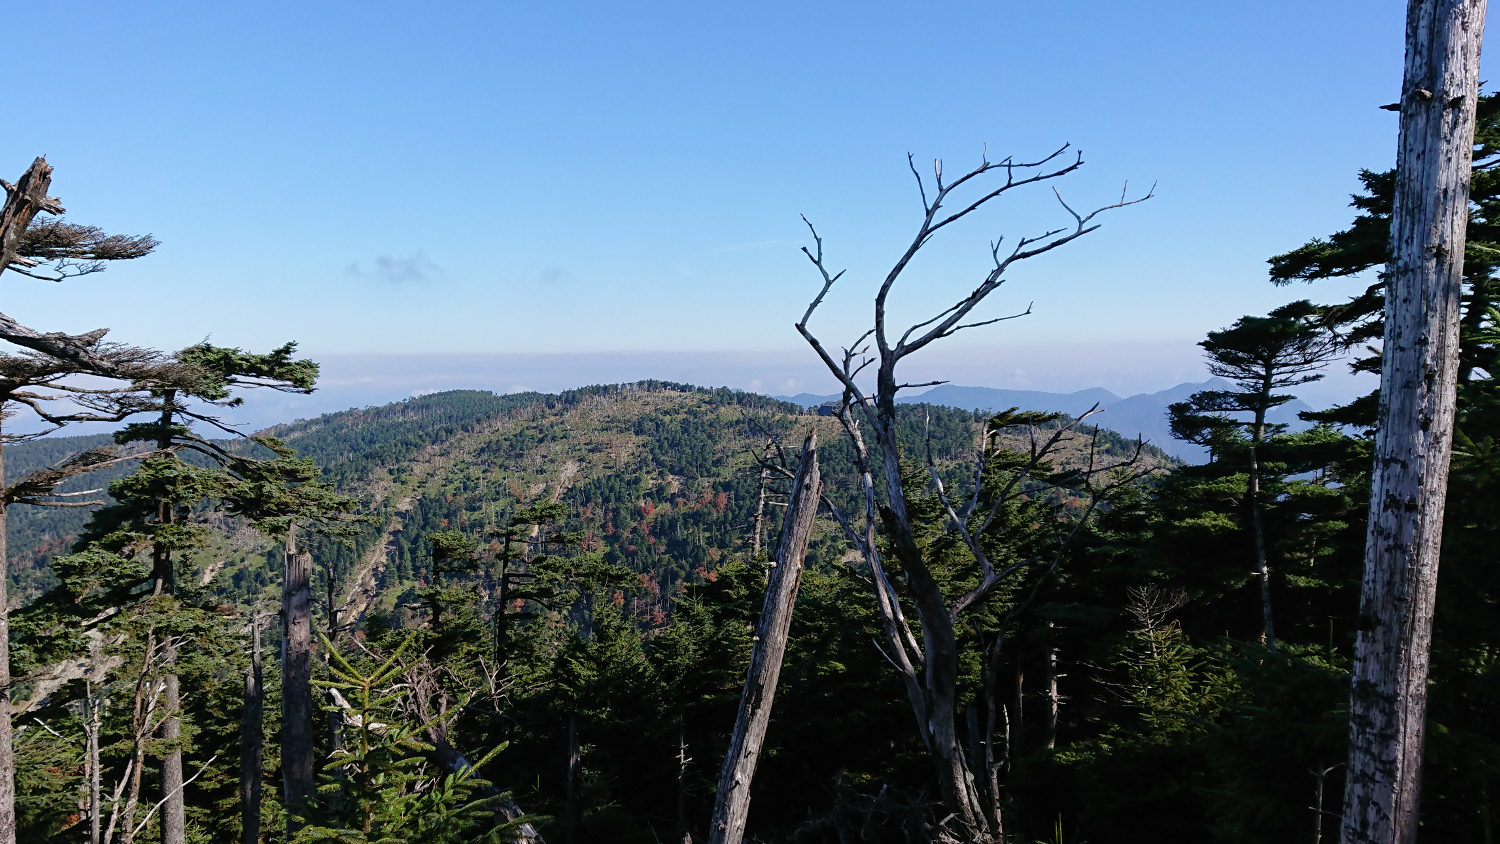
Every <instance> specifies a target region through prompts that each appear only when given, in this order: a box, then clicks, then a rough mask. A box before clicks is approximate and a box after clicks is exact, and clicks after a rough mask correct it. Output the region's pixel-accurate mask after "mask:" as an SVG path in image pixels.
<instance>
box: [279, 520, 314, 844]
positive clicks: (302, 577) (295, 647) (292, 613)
mask: <svg viewBox="0 0 1500 844" xmlns="http://www.w3.org/2000/svg"><path fill="white" fill-rule="evenodd" d="M281 615H282V625H283V626H282V639H283V642H284V643H285V645H284V647H285V650H284V651H283V654H284V656H283V658H282V661H281V788H282V799H283V800H284V801H285V804H286V830H287V838H291V837H292V835H293V834H295V833H296V832H297V830H299V829H301V828H302V826H303V824H302V822H301V821H299V820H297V819H296V818H295V817H294V815H301V814H302V813H304V812H305V811H306V808H307V807H308V806H309V805H310V804H311V803H312V801H313V799H314V796H315V794H316V792H315V788H316V784H315V782H314V779H313V777H314V773H315V769H314V760H313V703H312V555H311V554H309V553H308V552H307V551H304V550H302V549H301V548H299V547H298V545H297V536H296V529H295V528H289V529H288V530H287V537H286V568H285V570H284V571H283V573H282V581H281Z"/></svg>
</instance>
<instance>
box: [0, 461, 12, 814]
mask: <svg viewBox="0 0 1500 844" xmlns="http://www.w3.org/2000/svg"><path fill="white" fill-rule="evenodd" d="M4 486H5V456H4V452H3V451H0V487H4ZM8 533H9V531H8V530H7V527H6V521H5V507H4V506H3V504H0V844H15V842H16V782H15V771H16V756H15V748H14V747H13V746H12V745H11V726H10V596H9V594H8V584H9V581H10V554H9V550H8V549H7V547H6V538H7V534H8Z"/></svg>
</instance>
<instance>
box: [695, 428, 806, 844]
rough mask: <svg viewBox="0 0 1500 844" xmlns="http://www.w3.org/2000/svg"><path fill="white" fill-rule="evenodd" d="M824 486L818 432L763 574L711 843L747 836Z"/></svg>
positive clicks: (734, 842)
mask: <svg viewBox="0 0 1500 844" xmlns="http://www.w3.org/2000/svg"><path fill="white" fill-rule="evenodd" d="M822 490H823V482H822V478H821V477H820V476H819V473H818V450H817V434H816V433H815V432H812V433H809V434H808V435H807V440H806V441H805V442H804V443H803V444H802V462H801V465H800V466H798V468H797V476H796V478H795V480H794V481H793V482H792V498H791V501H790V502H789V503H788V504H787V508H786V521H785V523H784V524H783V527H782V531H781V544H780V547H778V548H777V549H776V558H775V559H774V560H772V561H771V563H770V565H771V566H772V567H773V568H772V569H771V572H770V576H769V577H768V578H767V581H768V582H767V584H766V597H765V602H764V604H763V605H762V607H761V612H760V622H759V624H757V625H756V629H755V644H754V647H753V648H752V649H751V651H750V668H749V670H748V672H747V674H746V677H745V687H744V690H743V691H742V692H741V694H740V708H739V715H738V716H737V717H736V718H735V724H734V733H733V734H732V735H731V736H730V739H729V751H728V753H726V754H725V756H724V768H723V770H722V772H721V773H720V774H719V789H718V793H717V795H716V796H715V798H714V814H713V820H712V822H711V823H710V824H709V830H708V840H709V844H740V841H741V840H742V839H743V838H744V836H745V821H746V820H747V818H748V816H749V813H750V782H751V780H752V779H753V778H754V777H755V765H756V763H757V762H758V761H759V760H760V750H761V745H762V744H763V743H764V741H765V737H766V728H767V726H768V725H769V724H770V721H771V704H772V702H773V701H774V699H775V697H776V683H777V681H778V680H779V679H780V677H781V660H782V657H783V656H784V655H785V654H786V643H787V634H788V632H789V631H790V630H791V626H792V609H793V607H794V606H795V605H796V603H797V589H798V587H799V586H800V585H801V582H802V558H803V556H805V555H806V553H807V544H808V542H809V540H811V539H812V529H813V522H814V521H815V520H816V519H817V516H818V505H819V503H820V502H821V494H822Z"/></svg>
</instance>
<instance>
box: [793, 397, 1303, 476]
mask: <svg viewBox="0 0 1500 844" xmlns="http://www.w3.org/2000/svg"><path fill="white" fill-rule="evenodd" d="M1233 387H1234V385H1232V384H1230V383H1229V382H1228V381H1226V380H1224V379H1223V378H1210V379H1209V380H1207V381H1203V382H1199V383H1192V382H1188V383H1183V384H1178V385H1177V386H1175V387H1171V388H1169V389H1166V390H1162V391H1160V392H1156V393H1138V394H1136V395H1133V396H1127V397H1125V398H1121V397H1120V396H1117V395H1115V394H1114V393H1111V392H1110V391H1109V390H1106V389H1104V388H1103V387H1092V388H1090V389H1087V390H1079V391H1077V392H1075V393H1048V392H1043V391H1040V390H1002V389H997V388H995V387H963V386H959V385H957V384H942V385H940V386H937V387H933V388H932V389H930V390H928V391H926V392H924V393H917V394H911V395H904V396H900V397H898V398H897V399H896V401H897V402H898V403H902V404H932V405H941V406H943V407H955V408H961V409H963V410H984V411H989V412H993V411H997V410H1005V409H1006V408H1011V407H1014V408H1018V409H1020V410H1037V411H1051V412H1057V413H1066V414H1068V415H1069V416H1080V415H1082V414H1084V413H1087V412H1088V411H1089V409H1090V408H1092V407H1094V406H1095V405H1096V404H1097V405H1098V406H1099V409H1100V410H1101V411H1103V412H1102V413H1100V414H1098V415H1097V416H1094V417H1091V418H1090V421H1097V422H1098V424H1099V425H1101V426H1103V427H1105V428H1108V429H1110V430H1112V431H1115V432H1117V433H1120V434H1123V435H1125V436H1129V437H1135V436H1139V437H1140V438H1142V439H1144V440H1145V441H1146V442H1149V443H1151V444H1152V445H1155V446H1156V447H1158V448H1160V449H1161V450H1162V451H1165V452H1167V453H1168V454H1170V455H1172V456H1173V457H1176V458H1178V459H1181V460H1186V461H1188V462H1190V463H1203V462H1204V461H1206V460H1207V459H1208V452H1207V450H1206V449H1204V448H1202V447H1200V446H1196V445H1193V444H1192V443H1186V442H1183V441H1181V440H1177V439H1173V438H1172V431H1171V428H1170V427H1169V426H1168V424H1167V407H1168V406H1169V405H1171V404H1173V403H1174V402H1180V401H1186V400H1187V398H1188V397H1189V396H1191V395H1192V394H1193V393H1197V392H1200V391H1203V390H1229V389H1233ZM773 398H777V399H780V400H781V401H786V402H791V403H792V404H798V405H801V406H803V407H814V406H816V405H820V404H823V403H824V402H829V401H837V400H838V398H839V397H838V395H831V396H819V395H814V394H812V393H799V394H797V395H795V396H774V397H773ZM1312 409H1313V408H1312V406H1310V405H1308V404H1307V403H1306V402H1304V401H1302V400H1301V399H1293V400H1292V401H1290V402H1287V403H1286V404H1284V405H1282V406H1281V407H1278V408H1276V409H1275V410H1273V411H1272V412H1271V413H1270V415H1269V416H1268V419H1269V420H1270V421H1271V422H1276V423H1286V424H1287V425H1288V426H1289V429H1290V430H1293V431H1301V430H1304V429H1306V428H1307V427H1309V426H1308V423H1306V422H1303V421H1302V420H1301V419H1298V418H1297V414H1298V413H1299V412H1302V411H1308V410H1312Z"/></svg>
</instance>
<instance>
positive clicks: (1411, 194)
mask: <svg viewBox="0 0 1500 844" xmlns="http://www.w3.org/2000/svg"><path fill="white" fill-rule="evenodd" d="M1485 5H1486V4H1485V0H1411V2H1410V3H1409V4H1408V6H1407V13H1406V68H1405V73H1404V77H1403V80H1402V83H1401V86H1402V87H1401V99H1400V102H1399V107H1400V110H1401V137H1400V141H1399V142H1398V145H1397V157H1396V187H1395V203H1394V206H1393V210H1392V214H1391V250H1390V254H1391V260H1390V263H1389V264H1388V265H1387V266H1386V273H1385V282H1386V297H1385V335H1384V342H1383V346H1382V354H1381V368H1380V410H1379V416H1378V425H1377V428H1376V435H1375V464H1374V473H1373V475H1372V477H1371V488H1370V519H1369V527H1368V531H1367V533H1366V539H1365V574H1364V585H1363V588H1362V589H1361V592H1360V618H1361V624H1360V629H1359V634H1358V638H1357V640H1356V644H1355V651H1354V669H1353V674H1354V676H1353V690H1352V693H1351V698H1350V704H1349V763H1348V764H1349V767H1348V772H1347V778H1346V780H1345V782H1346V785H1345V796H1344V818H1343V831H1342V836H1341V840H1342V841H1343V842H1344V844H1366V842H1369V844H1375V842H1380V844H1392V842H1401V843H1402V844H1407V842H1414V841H1415V840H1416V838H1417V800H1418V794H1419V791H1420V784H1421V768H1422V743H1423V733H1424V725H1425V722H1426V715H1427V667H1428V657H1429V651H1430V648H1431V641H1432V614H1433V603H1434V601H1435V598H1436V591H1437V571H1438V551H1439V546H1440V543H1441V540H1442V529H1443V506H1444V504H1445V502H1446V499H1447V488H1448V463H1449V458H1450V455H1451V448H1452V440H1453V415H1454V405H1455V399H1456V386H1455V384H1456V381H1457V375H1458V365H1459V359H1458V358H1459V347H1458V334H1459V298H1460V295H1461V290H1462V286H1463V263H1464V243H1465V237H1466V228H1467V225H1468V200H1469V176H1470V164H1471V159H1472V154H1473V137H1474V111H1475V106H1476V103H1477V100H1478V96H1479V47H1480V40H1481V38H1482V37H1483V34H1484V16H1485Z"/></svg>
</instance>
